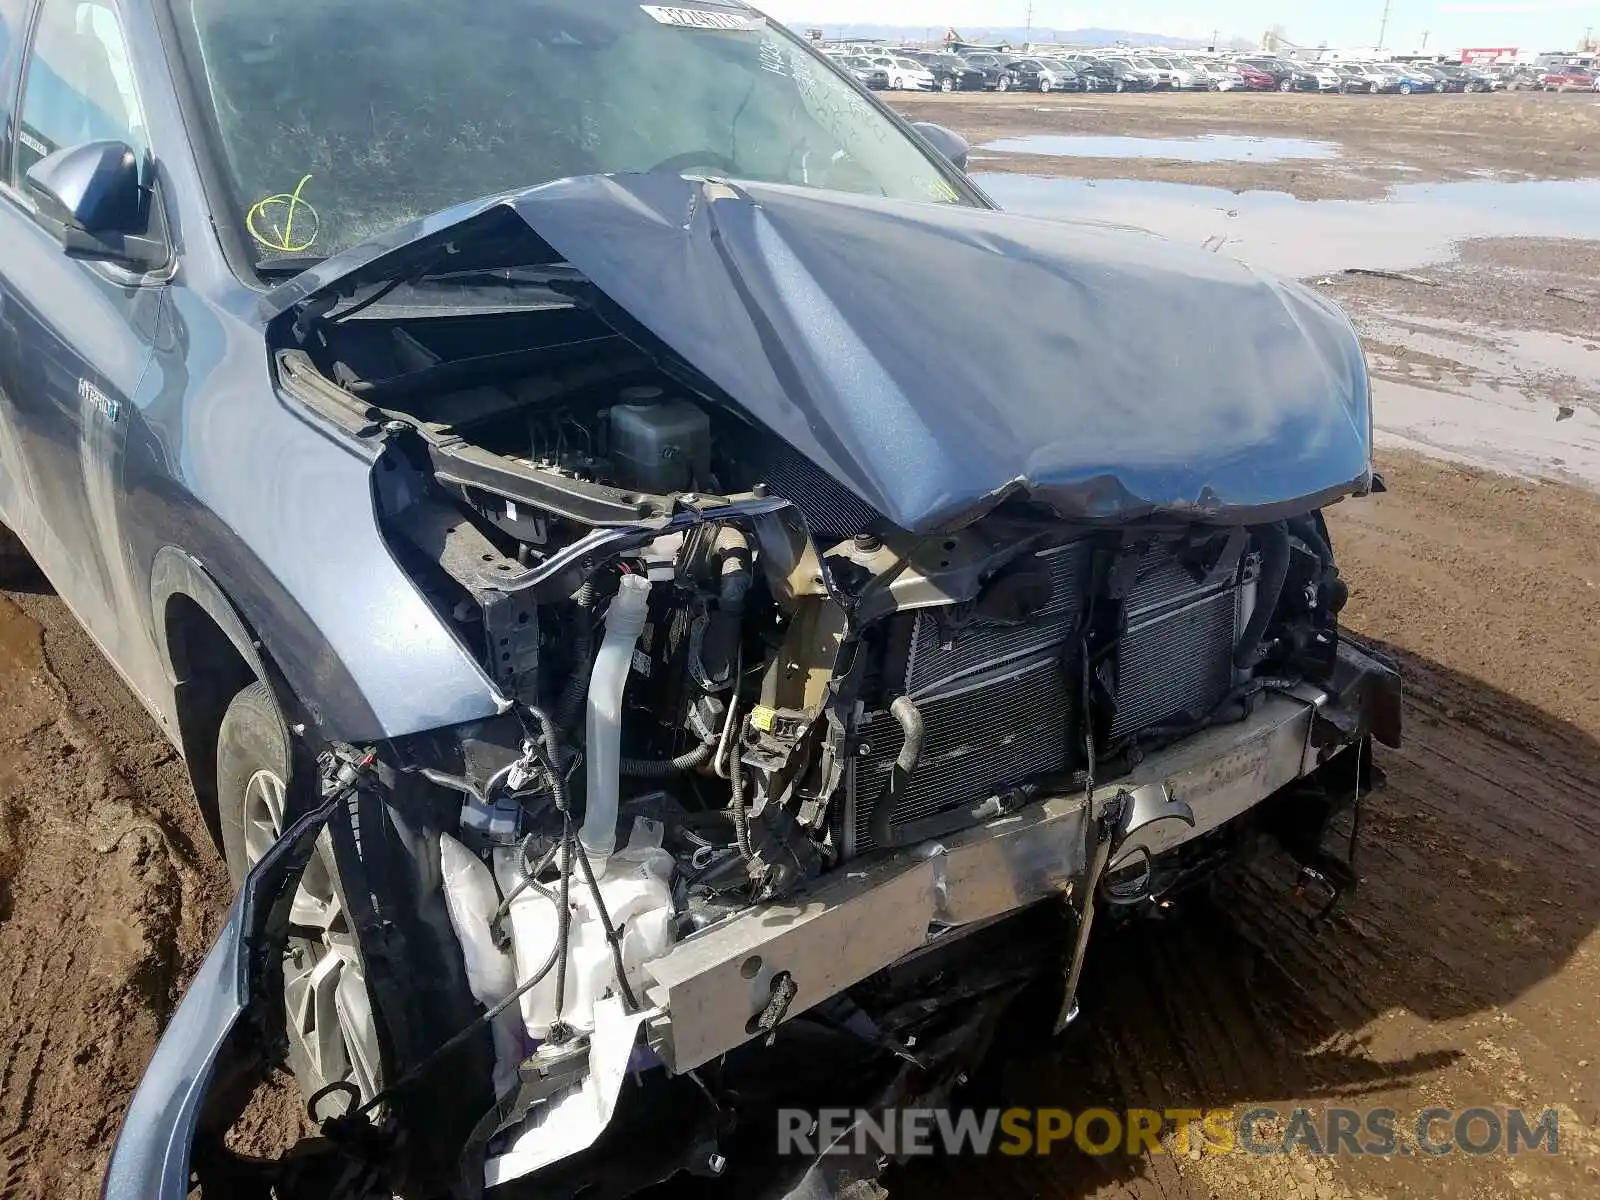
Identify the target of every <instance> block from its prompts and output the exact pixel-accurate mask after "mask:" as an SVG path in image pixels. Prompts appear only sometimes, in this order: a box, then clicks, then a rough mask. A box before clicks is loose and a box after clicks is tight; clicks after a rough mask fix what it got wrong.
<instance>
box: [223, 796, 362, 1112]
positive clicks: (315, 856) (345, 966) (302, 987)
mask: <svg viewBox="0 0 1600 1200" xmlns="http://www.w3.org/2000/svg"><path fill="white" fill-rule="evenodd" d="M287 795H288V789H287V787H286V786H285V784H284V781H283V780H282V779H281V778H279V776H278V775H277V774H276V773H275V772H273V771H269V770H260V771H257V772H256V773H255V774H254V775H252V776H251V777H250V780H249V782H248V783H247V784H246V785H245V797H244V833H245V854H246V857H247V859H248V861H249V863H250V864H251V865H252V866H253V865H254V864H255V863H256V862H258V861H260V859H261V856H262V855H264V854H265V853H266V851H267V849H268V848H269V847H270V846H271V845H272V844H273V843H274V842H276V841H277V840H278V838H279V837H280V836H281V835H282V833H283V830H284V827H285V824H286V821H285V813H286V804H287ZM289 925H290V930H289V944H288V946H287V948H286V953H285V958H284V966H283V991H284V1003H285V1009H286V1024H287V1027H288V1035H289V1041H290V1057H291V1062H292V1063H293V1064H294V1065H295V1068H296V1071H297V1073H299V1072H301V1071H309V1073H310V1075H311V1078H310V1079H303V1080H302V1081H301V1083H302V1085H310V1086H309V1087H308V1088H306V1090H307V1091H315V1090H318V1089H321V1088H323V1087H326V1086H327V1085H329V1084H337V1083H347V1084H351V1085H353V1086H354V1087H355V1088H356V1089H357V1090H358V1091H359V1093H360V1096H361V1099H362V1101H366V1100H369V1099H371V1098H372V1097H373V1096H375V1095H376V1094H377V1093H378V1090H379V1080H380V1078H381V1067H380V1059H379V1054H378V1039H377V1030H376V1026H375V1023H374V1021H373V1014H372V1001H371V997H370V994H369V993H368V991H367V981H366V970H365V968H364V966H363V965H362V961H361V954H360V951H359V950H358V948H357V946H356V937H355V931H354V930H353V929H352V928H351V924H350V919H349V914H348V912H347V910H346V908H345V904H344V896H343V894H342V891H341V889H340V887H339V883H338V876H337V873H336V871H335V869H334V867H333V844H332V842H331V840H330V838H329V835H328V833H327V831H326V830H324V831H323V833H322V835H321V836H320V837H319V838H318V840H317V846H316V850H315V851H314V852H313V853H312V855H311V859H310V861H309V862H308V863H307V864H306V869H305V873H304V874H303V875H302V876H301V879H300V886H299V887H298V888H297V889H296V891H295V894H294V899H293V901H292V902H291V905H290V910H289ZM347 1102H348V1098H346V1099H345V1100H344V1101H341V1100H339V1099H329V1100H328V1101H326V1102H325V1103H324V1105H323V1106H322V1110H323V1112H324V1113H337V1112H340V1111H343V1108H342V1107H341V1106H342V1105H343V1104H345V1103H347Z"/></svg>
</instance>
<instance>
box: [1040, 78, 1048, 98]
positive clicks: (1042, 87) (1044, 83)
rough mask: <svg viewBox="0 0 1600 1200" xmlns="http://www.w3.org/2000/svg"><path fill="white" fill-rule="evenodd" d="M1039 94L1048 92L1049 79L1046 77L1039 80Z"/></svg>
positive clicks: (1045, 94)
mask: <svg viewBox="0 0 1600 1200" xmlns="http://www.w3.org/2000/svg"><path fill="white" fill-rule="evenodd" d="M1039 94H1040V95H1043V96H1048V95H1049V94H1050V81H1049V80H1048V79H1041V80H1039Z"/></svg>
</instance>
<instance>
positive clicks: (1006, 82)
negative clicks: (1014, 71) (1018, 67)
mask: <svg viewBox="0 0 1600 1200" xmlns="http://www.w3.org/2000/svg"><path fill="white" fill-rule="evenodd" d="M994 90H995V91H997V92H1009V91H1010V90H1011V77H1010V76H1009V75H1002V76H1000V78H999V79H998V80H997V81H996V82H995V85H994Z"/></svg>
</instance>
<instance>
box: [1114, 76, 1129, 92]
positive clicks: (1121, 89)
mask: <svg viewBox="0 0 1600 1200" xmlns="http://www.w3.org/2000/svg"><path fill="white" fill-rule="evenodd" d="M1116 90H1117V91H1119V92H1125V91H1127V90H1128V85H1127V84H1126V83H1125V82H1123V81H1122V80H1120V79H1119V80H1117V87H1116Z"/></svg>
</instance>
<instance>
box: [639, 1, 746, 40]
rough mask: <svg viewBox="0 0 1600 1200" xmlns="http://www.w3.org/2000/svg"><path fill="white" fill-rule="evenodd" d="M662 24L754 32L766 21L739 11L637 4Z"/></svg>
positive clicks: (687, 27) (685, 27)
mask: <svg viewBox="0 0 1600 1200" xmlns="http://www.w3.org/2000/svg"><path fill="white" fill-rule="evenodd" d="M639 7H640V8H641V9H643V10H644V11H645V12H647V13H649V14H650V15H651V16H652V17H654V18H655V19H656V20H657V21H660V22H661V23H662V24H663V25H678V26H681V27H682V28H684V29H716V30H722V31H725V32H726V31H729V30H731V31H733V32H735V33H754V32H755V31H756V30H758V29H760V28H762V26H764V25H765V24H766V22H765V21H764V20H763V19H762V18H761V17H759V16H754V15H751V16H745V15H743V14H741V13H732V12H714V11H712V10H711V9H708V8H662V7H660V6H659V5H655V4H641V5H640V6H639Z"/></svg>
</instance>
